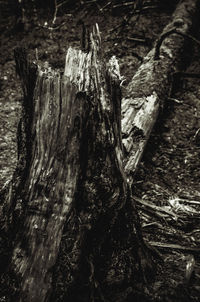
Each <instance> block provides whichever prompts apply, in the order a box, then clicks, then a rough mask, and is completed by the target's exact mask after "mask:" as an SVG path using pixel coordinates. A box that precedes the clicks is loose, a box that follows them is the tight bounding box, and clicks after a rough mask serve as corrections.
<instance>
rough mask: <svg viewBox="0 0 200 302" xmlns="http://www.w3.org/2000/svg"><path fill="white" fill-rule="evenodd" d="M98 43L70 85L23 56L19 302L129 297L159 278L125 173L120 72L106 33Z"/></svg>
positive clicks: (12, 280)
mask: <svg viewBox="0 0 200 302" xmlns="http://www.w3.org/2000/svg"><path fill="white" fill-rule="evenodd" d="M90 41H91V51H90V52H89V53H84V52H82V51H81V50H75V49H72V48H69V49H68V52H67V55H66V65H65V71H64V74H63V75H62V74H60V72H59V71H55V70H53V69H51V68H50V67H49V66H48V65H47V64H44V65H43V66H35V65H33V66H32V65H30V64H29V63H28V61H27V58H26V55H25V52H23V51H22V50H21V49H20V50H18V52H16V63H17V71H18V73H19V74H20V77H21V79H22V82H23V90H24V100H23V116H22V120H21V121H20V123H19V131H18V158H19V160H18V166H17V169H16V172H15V174H14V177H13V180H12V182H11V184H10V186H9V188H8V192H7V193H8V194H7V195H6V198H5V203H4V212H5V214H6V216H7V229H8V232H9V234H10V233H12V236H13V237H12V240H13V252H12V255H11V259H10V264H9V269H8V271H7V275H6V276H7V277H5V279H6V282H7V283H8V286H9V289H10V293H9V294H10V296H11V301H15V302H17V301H20V302H38V301H40V302H43V301H47V300H48V299H49V298H50V296H51V294H52V298H51V299H52V301H55V299H54V298H55V295H57V296H58V295H65V296H66V297H67V299H68V301H78V300H77V299H78V295H79V291H78V290H77V289H78V288H79V289H80V292H81V293H82V294H81V295H83V294H84V295H85V301H93V300H95V297H96V296H99V295H100V296H101V297H103V294H100V292H101V289H100V286H98V285H97V284H99V282H100V283H106V288H107V290H108V288H109V287H110V288H113V287H114V286H115V287H116V297H117V296H120V295H122V296H123V293H120V292H119V293H117V289H118V286H119V284H124V282H126V283H127V284H129V283H130V282H132V283H133V279H134V278H133V276H135V279H138V280H140V281H141V280H146V279H147V277H146V273H145V270H146V267H148V273H149V272H150V271H151V270H152V268H153V264H152V262H151V254H150V252H149V250H148V249H147V248H146V246H145V244H144V242H143V239H142V236H141V231H140V224H139V220H138V216H137V211H136V208H135V207H134V203H133V200H132V196H131V191H130V187H129V185H128V184H127V179H126V176H125V174H124V170H123V152H122V138H121V91H120V80H121V77H120V74H119V65H118V62H117V60H116V58H115V57H113V58H112V59H111V60H110V61H109V63H108V64H107V65H106V64H105V63H104V61H103V60H102V58H101V52H100V44H101V41H100V35H99V31H98V27H96V29H94V31H93V33H92V34H91V36H90ZM63 229H65V230H64V232H63ZM122 230H123V232H124V235H123V238H121V235H120V234H121V231H122ZM16 233H17V235H16V237H15V234H16ZM63 234H64V236H63V240H62V235H63ZM10 239H11V238H10ZM60 245H61V246H64V248H63V249H62V248H61V250H60V252H59V247H60ZM111 251H112V252H111ZM58 253H59V257H58V261H57V262H56V259H57V256H58ZM63 257H64V261H63V262H62V260H63ZM124 257H126V259H129V260H128V261H127V262H125V261H124ZM98 263H102V267H98V265H97V264H98ZM130 263H132V267H131V269H130ZM55 264H56V265H55ZM63 269H64V270H65V273H64V274H62V270H63ZM127 270H128V273H127ZM52 273H53V276H52ZM60 279H62V283H61V287H62V288H61V289H60V288H59V286H60V285H59V284H60V282H58V280H60ZM52 280H53V282H54V285H53V286H52ZM52 287H53V293H52ZM73 288H75V289H73ZM83 289H84V290H83ZM63 292H64V293H63ZM116 297H115V296H113V298H112V301H117V300H116V299H118V298H116ZM70 299H71V300H70Z"/></svg>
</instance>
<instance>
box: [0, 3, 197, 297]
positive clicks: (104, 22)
mask: <svg viewBox="0 0 200 302" xmlns="http://www.w3.org/2000/svg"><path fill="white" fill-rule="evenodd" d="M128 12H130V8H129V7H128V8H127V9H123V8H122V7H121V8H119V10H118V11H117V9H116V10H115V11H114V13H113V12H111V11H110V10H109V9H108V10H106V9H103V10H100V9H99V7H96V6H95V5H94V6H92V4H88V6H86V5H84V6H83V7H81V8H79V9H76V10H75V11H74V10H69V11H66V12H65V13H63V14H62V16H57V19H56V23H55V26H56V28H55V29H53V30H52V29H50V27H51V26H52V24H51V21H52V17H53V16H48V18H47V16H45V14H41V15H40V17H39V18H38V19H37V22H36V21H35V25H34V26H33V24H32V25H31V24H30V23H27V25H26V26H25V28H23V29H22V28H16V27H15V26H14V20H15V18H14V17H9V18H8V17H7V18H6V19H2V20H1V23H0V29H1V30H2V31H3V35H2V38H1V48H0V51H1V57H0V65H1V75H0V151H1V152H0V189H1V188H2V187H3V186H4V185H5V183H6V182H8V181H9V180H10V179H11V178H12V173H13V171H14V169H15V166H16V162H17V138H16V133H17V125H18V121H19V117H20V112H21V98H22V89H21V86H20V82H19V79H18V78H17V76H16V72H15V62H14V54H13V51H14V48H15V47H16V46H25V47H26V48H27V49H28V52H29V54H30V58H31V59H33V60H34V59H36V57H37V58H38V59H39V60H41V61H48V62H49V63H50V64H51V65H52V66H54V67H57V68H64V62H65V54H66V50H67V48H68V47H69V46H73V47H80V39H81V26H80V25H77V23H78V21H79V20H80V19H82V20H84V21H85V24H86V26H87V27H88V28H89V29H90V28H91V26H92V25H93V24H95V23H96V22H97V23H98V24H99V28H100V32H101V34H102V44H103V45H102V48H103V50H104V53H105V57H106V59H108V58H110V57H111V56H112V55H115V56H116V57H117V58H118V60H119V63H120V69H121V74H122V75H123V76H124V77H125V79H126V81H125V82H124V88H122V89H123V91H122V92H123V94H124V95H125V93H126V85H127V84H128V83H129V81H130V79H131V77H132V76H133V75H134V73H135V71H136V70H137V68H138V66H139V65H140V64H141V60H142V58H143V57H144V56H145V55H146V54H147V53H148V51H149V50H150V49H151V48H152V45H153V43H154V41H155V39H156V38H157V37H158V35H159V33H160V32H161V31H162V29H163V27H164V26H165V25H166V24H167V23H168V22H169V20H170V16H171V13H172V10H170V9H168V10H166V8H165V9H162V8H159V7H154V8H153V7H152V8H149V9H147V10H144V12H142V13H141V14H140V16H139V18H138V17H137V15H133V16H132V18H131V19H130V21H129V24H127V23H124V24H123V18H124V16H126V15H127V14H128ZM50 17H51V18H50ZM45 22H48V23H45ZM198 38H199V37H198ZM187 71H188V72H195V73H200V51H199V49H198V48H195V47H194V50H193V52H192V55H191V62H190V65H189V67H188V69H187ZM165 104H166V105H165V107H164V109H163V111H162V112H161V113H160V116H159V118H158V121H157V123H156V125H155V127H154V130H153V132H152V135H151V137H150V139H149V142H148V144H147V147H146V151H145V154H144V156H143V159H142V161H141V163H140V166H139V168H138V171H137V174H136V176H135V183H134V196H135V201H136V202H137V205H138V210H139V213H140V217H141V223H142V229H143V234H144V238H145V241H146V242H147V243H148V242H149V244H151V245H152V246H153V247H154V248H155V249H156V250H157V251H158V252H159V253H160V256H161V258H162V259H163V262H162V263H161V264H160V265H159V267H158V273H157V277H156V281H155V282H154V284H152V285H150V287H149V291H150V292H151V293H150V295H151V296H152V297H153V299H155V301H188V302H189V301H199V297H200V256H199V254H200V253H199V252H200V245H199V242H200V216H199V210H200V79H190V78H184V79H183V80H182V81H181V82H180V85H178V87H177V89H174V93H173V95H171V99H166V100H165ZM1 301H3V300H1Z"/></svg>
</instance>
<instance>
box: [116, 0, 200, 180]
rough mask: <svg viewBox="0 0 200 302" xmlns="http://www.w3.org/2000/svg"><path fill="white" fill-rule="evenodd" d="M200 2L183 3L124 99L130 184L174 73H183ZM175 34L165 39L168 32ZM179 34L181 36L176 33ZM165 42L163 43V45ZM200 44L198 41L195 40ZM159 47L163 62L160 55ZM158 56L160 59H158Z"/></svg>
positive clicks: (178, 7) (148, 56) (123, 137)
mask: <svg viewBox="0 0 200 302" xmlns="http://www.w3.org/2000/svg"><path fill="white" fill-rule="evenodd" d="M198 6H199V1H197V0H194V1H190V0H183V1H181V2H180V4H179V5H178V6H177V8H176V10H175V12H174V14H173V15H172V21H171V22H170V23H169V24H168V25H167V26H166V27H165V28H164V30H163V33H162V34H161V38H158V40H157V41H156V43H155V47H154V48H153V49H152V50H151V51H150V52H149V53H148V54H147V56H146V57H145V58H144V60H143V63H142V65H141V66H140V67H139V69H138V70H137V72H136V73H135V75H134V76H133V78H132V80H131V82H130V83H129V85H128V87H127V92H126V95H125V97H124V98H123V100H122V141H123V146H124V150H125V154H126V156H125V160H124V167H125V173H126V175H127V176H128V179H129V181H130V183H131V182H132V175H133V174H134V173H135V171H136V169H137V166H138V163H139V162H140V160H141V157H142V154H143V152H144V148H145V145H146V143H147V141H148V138H149V136H150V133H151V130H152V128H153V126H154V124H155V122H156V119H157V116H158V113H159V109H160V107H162V106H163V103H164V100H165V99H167V98H168V97H170V95H169V94H170V87H171V85H172V78H173V74H174V73H175V72H177V71H179V69H180V67H181V63H182V56H183V54H184V50H185V45H186V44H187V42H188V41H187V40H188V37H191V35H190V33H191V32H192V29H193V26H194V22H197V20H198V19H197V18H198ZM170 31H172V32H174V34H171V35H170V36H167V37H165V39H164V40H163V39H162V37H163V36H165V33H167V32H170ZM176 31H179V33H180V35H177V34H176ZM159 41H161V42H162V43H160V42H159ZM195 42H196V40H195ZM158 48H159V53H160V55H159V59H158V56H157V55H156V54H157V53H158ZM155 55H156V60H155Z"/></svg>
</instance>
